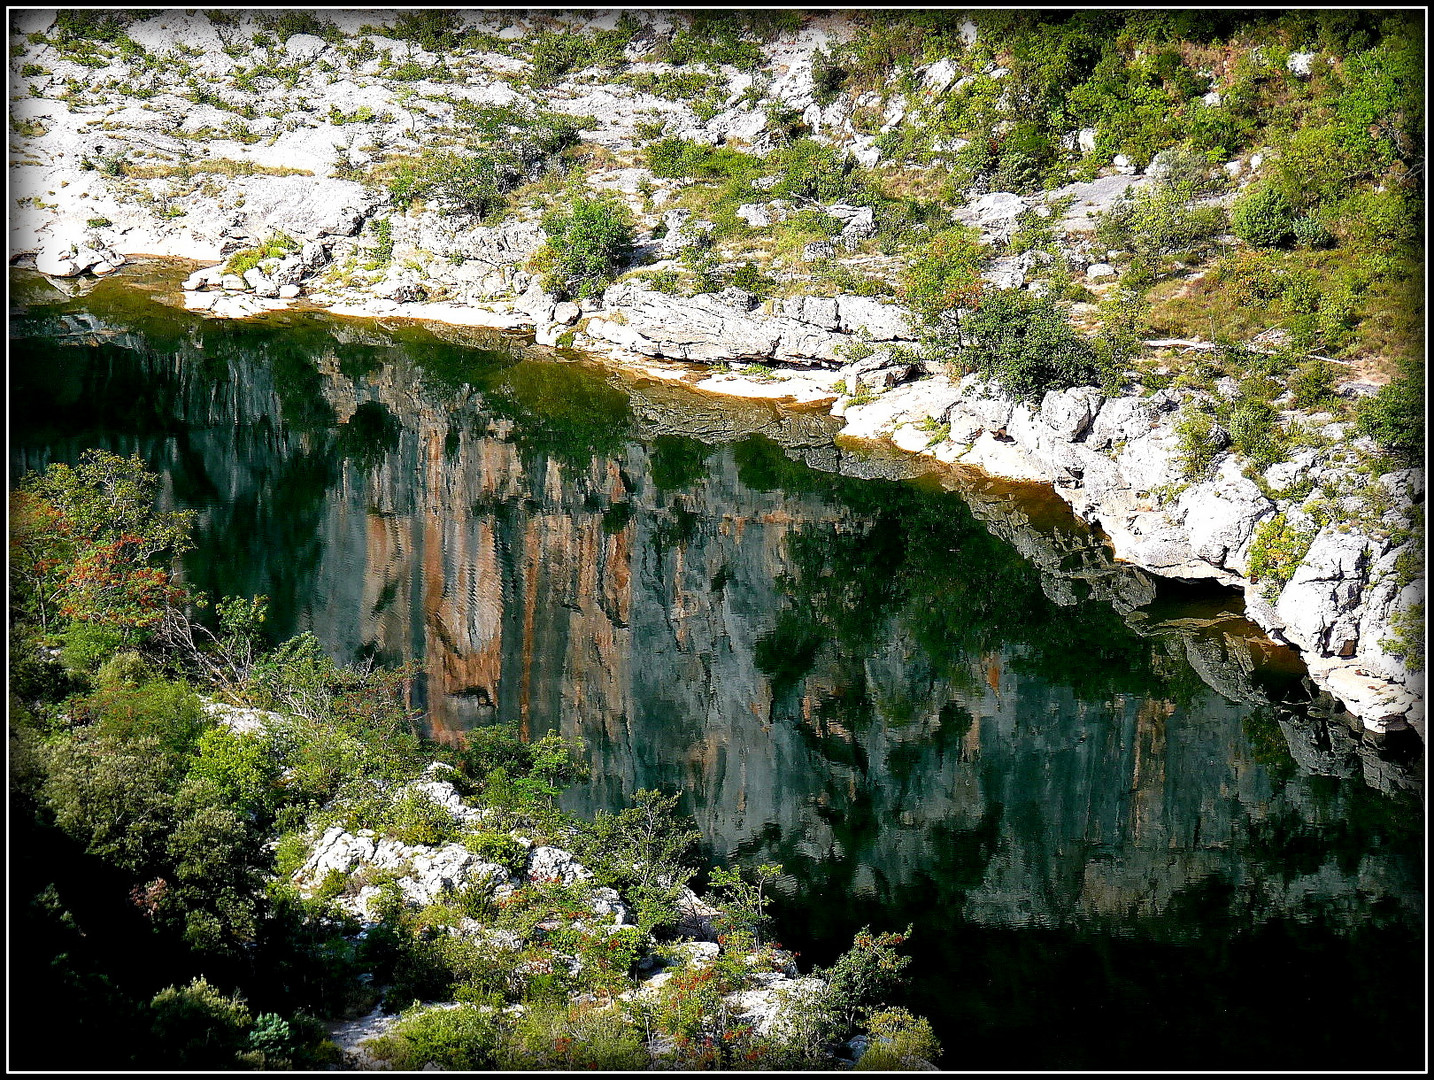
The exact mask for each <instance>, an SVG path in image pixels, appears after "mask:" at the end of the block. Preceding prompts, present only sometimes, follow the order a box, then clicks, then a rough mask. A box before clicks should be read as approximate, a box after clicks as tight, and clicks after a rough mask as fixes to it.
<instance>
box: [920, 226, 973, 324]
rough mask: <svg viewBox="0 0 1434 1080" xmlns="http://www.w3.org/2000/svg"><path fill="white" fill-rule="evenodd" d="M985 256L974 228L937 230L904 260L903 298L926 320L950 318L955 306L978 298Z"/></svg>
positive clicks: (965, 306) (953, 315)
mask: <svg viewBox="0 0 1434 1080" xmlns="http://www.w3.org/2000/svg"><path fill="white" fill-rule="evenodd" d="M988 257H989V253H988V252H987V251H986V249H985V248H983V247H982V246H981V244H980V242H979V234H978V233H977V231H976V230H975V229H968V228H960V227H958V228H953V229H947V230H945V231H944V232H940V233H937V234H936V235H935V236H933V237H931V239H930V240H928V241H927V242H926V243H925V244H924V245H923V246H922V247H921V249H920V250H919V253H918V254H917V255H916V257H915V258H914V259H912V260H911V261H910V262H909V263H907V265H906V268H905V269H904V271H903V274H902V285H903V288H904V293H903V299H904V300H905V301H906V303H907V304H908V305H910V307H911V308H912V310H914V311H915V312H917V313H918V314H919V315H922V316H923V317H924V318H925V319H926V320H927V321H928V322H930V323H934V324H942V323H946V322H948V321H954V320H955V317H956V312H957V310H958V309H960V308H963V307H964V308H970V307H974V306H975V305H976V303H977V302H978V300H979V299H980V296H981V289H982V285H981V279H980V270H981V267H982V265H983V264H984V263H985V262H986V260H987V259H988Z"/></svg>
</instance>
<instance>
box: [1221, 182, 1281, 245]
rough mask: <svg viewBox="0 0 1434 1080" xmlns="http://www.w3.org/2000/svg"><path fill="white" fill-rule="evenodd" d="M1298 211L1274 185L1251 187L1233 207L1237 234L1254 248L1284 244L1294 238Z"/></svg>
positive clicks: (1232, 213) (1232, 216)
mask: <svg viewBox="0 0 1434 1080" xmlns="http://www.w3.org/2000/svg"><path fill="white" fill-rule="evenodd" d="M1294 225H1295V214H1294V210H1292V209H1291V207H1290V204H1289V201H1288V200H1287V199H1286V198H1285V197H1284V196H1283V195H1282V194H1280V193H1279V192H1278V191H1276V190H1275V189H1274V188H1272V187H1258V188H1252V189H1251V190H1250V191H1248V192H1246V193H1245V194H1244V195H1242V196H1241V197H1240V198H1239V199H1238V200H1236V202H1235V205H1234V206H1233V207H1232V208H1231V210H1230V227H1231V228H1232V229H1233V230H1234V232H1235V235H1236V236H1238V237H1239V238H1240V239H1241V240H1243V241H1245V243H1247V244H1252V245H1254V246H1255V247H1265V248H1273V247H1284V246H1285V245H1287V244H1288V243H1289V242H1290V240H1291V239H1292V238H1293V237H1294Z"/></svg>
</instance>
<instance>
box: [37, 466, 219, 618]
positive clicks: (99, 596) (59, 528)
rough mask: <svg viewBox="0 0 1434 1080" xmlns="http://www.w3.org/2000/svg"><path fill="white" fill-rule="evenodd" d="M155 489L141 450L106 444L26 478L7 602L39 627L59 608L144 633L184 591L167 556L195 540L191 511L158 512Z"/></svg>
mask: <svg viewBox="0 0 1434 1080" xmlns="http://www.w3.org/2000/svg"><path fill="white" fill-rule="evenodd" d="M158 488H159V481H158V477H156V476H154V475H153V474H151V473H149V472H147V471H146V470H145V467H144V462H143V461H141V460H140V458H139V457H138V456H135V457H131V458H123V457H120V456H118V455H116V454H111V453H109V452H108V451H104V450H91V451H86V453H85V454H84V455H82V456H81V458H80V461H79V463H78V464H77V465H76V466H75V467H73V468H71V467H70V466H68V465H64V464H58V463H57V464H54V465H51V466H50V467H49V468H48V469H46V470H45V471H44V472H41V473H32V474H30V475H29V476H27V477H25V478H23V479H22V480H21V482H20V484H19V487H18V490H17V492H16V493H15V496H14V497H13V498H12V500H11V504H10V560H11V564H10V565H11V603H12V604H13V605H14V606H15V607H16V609H17V610H19V611H21V612H23V613H24V614H25V615H26V616H27V617H29V618H33V619H35V620H37V621H38V622H39V623H40V625H41V627H49V626H51V625H53V624H54V623H55V622H56V621H57V619H58V618H60V617H63V618H66V619H71V620H76V621H79V622H85V623H92V624H97V625H99V626H102V627H104V628H106V629H108V630H111V631H114V632H115V633H116V634H117V635H118V636H119V638H121V639H122V640H126V641H129V640H138V639H140V638H142V637H143V636H145V635H146V634H147V633H148V632H149V631H151V630H152V629H153V628H154V627H155V625H156V624H157V623H158V622H159V620H160V618H161V617H162V616H163V613H164V610H165V607H166V606H167V605H169V604H171V603H174V602H176V601H177V600H178V599H179V597H180V596H181V595H182V594H181V593H180V592H179V590H177V588H176V587H174V586H173V585H172V584H171V581H170V575H169V572H168V570H167V569H165V567H164V565H163V561H164V560H167V559H170V558H173V557H174V556H175V555H178V554H179V553H181V552H182V551H184V550H185V549H186V548H188V547H189V546H190V544H189V539H188V530H189V527H190V523H191V522H192V520H193V516H194V515H193V514H192V513H191V512H185V511H157V510H156V509H155V502H156V499H157V496H158ZM157 563H158V564H159V565H156V564H157Z"/></svg>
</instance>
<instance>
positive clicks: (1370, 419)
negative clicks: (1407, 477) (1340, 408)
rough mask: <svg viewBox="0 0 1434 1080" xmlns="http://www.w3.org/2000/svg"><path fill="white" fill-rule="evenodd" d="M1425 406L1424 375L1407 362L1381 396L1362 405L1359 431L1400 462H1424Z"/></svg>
mask: <svg viewBox="0 0 1434 1080" xmlns="http://www.w3.org/2000/svg"><path fill="white" fill-rule="evenodd" d="M1424 407H1425V406H1424V386H1423V372H1422V371H1421V370H1419V365H1416V364H1414V363H1406V364H1405V365H1404V370H1403V371H1401V372H1400V374H1399V375H1397V376H1396V377H1395V378H1394V379H1392V380H1390V381H1389V382H1388V383H1387V384H1385V385H1384V386H1382V387H1380V388H1379V392H1378V393H1376V394H1375V395H1374V396H1373V397H1368V398H1365V399H1364V400H1363V401H1361V402H1360V404H1359V409H1358V412H1357V414H1356V415H1357V418H1358V421H1359V429H1360V431H1361V432H1362V433H1364V434H1365V435H1367V436H1369V437H1370V438H1371V439H1373V440H1374V441H1375V442H1376V443H1377V444H1378V445H1379V446H1380V448H1381V449H1383V450H1385V451H1386V452H1388V453H1389V454H1390V455H1391V456H1393V457H1394V458H1395V459H1397V460H1398V461H1401V462H1405V463H1407V464H1410V465H1415V464H1418V463H1419V462H1421V461H1423V460H1424V438H1425V436H1424V425H1425V412H1424Z"/></svg>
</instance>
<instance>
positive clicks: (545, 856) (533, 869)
mask: <svg viewBox="0 0 1434 1080" xmlns="http://www.w3.org/2000/svg"><path fill="white" fill-rule="evenodd" d="M524 874H525V876H526V877H527V879H528V880H529V881H561V882H562V883H563V884H564V885H571V884H572V883H573V882H575V881H589V880H591V879H592V876H593V875H592V871H590V870H589V869H588V868H587V867H585V866H583V864H582V863H580V862H578V861H577V859H575V858H574V857H573V854H572V852H570V851H564V850H563V849H562V848H555V847H535V848H533V849H532V850H531V851H529V852H528V862H527V865H526V867H525V869H524Z"/></svg>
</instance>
